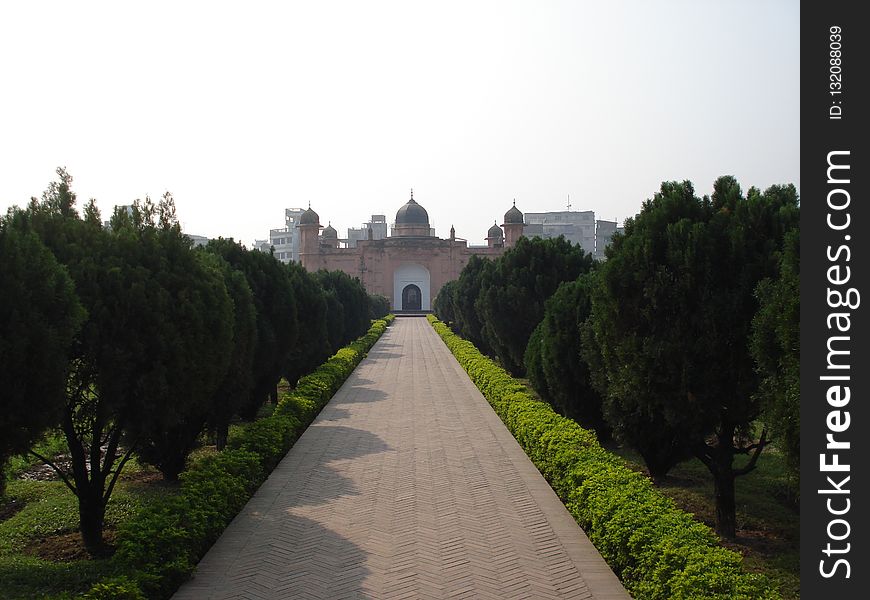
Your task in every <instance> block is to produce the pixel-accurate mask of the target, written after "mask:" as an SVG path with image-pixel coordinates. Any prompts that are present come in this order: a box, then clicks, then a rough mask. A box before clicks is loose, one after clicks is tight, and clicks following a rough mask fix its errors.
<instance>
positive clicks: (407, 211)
mask: <svg viewBox="0 0 870 600" xmlns="http://www.w3.org/2000/svg"><path fill="white" fill-rule="evenodd" d="M396 225H429V213H427V212H426V209H425V208H423V207H422V206H420V205H419V204H417V203H416V202H415V201H414V195H413V194H411V199H410V200H408V203H407V204H405V206H403V207H402V208H400V209H399V211H398V212H397V213H396Z"/></svg>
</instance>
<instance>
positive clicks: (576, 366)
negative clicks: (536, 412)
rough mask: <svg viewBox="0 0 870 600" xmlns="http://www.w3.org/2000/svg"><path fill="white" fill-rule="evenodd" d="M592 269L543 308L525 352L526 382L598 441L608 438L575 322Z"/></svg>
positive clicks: (586, 308) (587, 305)
mask: <svg viewBox="0 0 870 600" xmlns="http://www.w3.org/2000/svg"><path fill="white" fill-rule="evenodd" d="M592 276H593V274H592V273H587V274H584V275H581V276H580V278H579V279H577V280H575V281H567V282H564V283H562V284H561V285H560V286H559V288H558V289H557V290H556V292H555V293H554V294H553V295H552V296H551V297H550V298H549V299H548V300H547V302H546V304H545V306H544V318H543V319H542V320H541V322H540V324H538V326H537V328H536V329H535V332H536V334H537V335H535V333H533V334H532V338H531V339H530V340H529V344H528V347H527V348H526V354H525V366H526V372H527V374H528V377H529V381H530V382H531V384H532V386H533V387H534V388H535V390H536V391H537V392H538V394H540V396H541V397H542V398H543V399H545V400H546V401H547V402H549V403H550V404H552V405H553V407H554V408H555V409H556V410H557V411H558V412H559V413H561V414H563V415H565V416H567V417H569V418H571V419H574V420H575V421H577V422H578V423H579V424H580V425H582V426H583V427H586V428H588V429H594V430H595V432H596V433H597V434H598V438H599V439H600V440H608V439H609V438H610V428H609V427H608V425H607V424H606V423H605V421H604V417H603V415H602V400H601V396H600V395H599V393H598V391H597V390H596V389H595V388H594V387H593V385H592V381H591V374H590V370H589V366H588V365H587V363H586V360H585V359H584V358H583V356H582V354H581V351H582V349H583V348H582V346H583V344H582V339H581V335H580V326H581V325H582V324H583V323H584V322H585V321H586V319H587V318H588V317H589V313H590V311H591V299H590V291H591V285H592V283H591V282H592Z"/></svg>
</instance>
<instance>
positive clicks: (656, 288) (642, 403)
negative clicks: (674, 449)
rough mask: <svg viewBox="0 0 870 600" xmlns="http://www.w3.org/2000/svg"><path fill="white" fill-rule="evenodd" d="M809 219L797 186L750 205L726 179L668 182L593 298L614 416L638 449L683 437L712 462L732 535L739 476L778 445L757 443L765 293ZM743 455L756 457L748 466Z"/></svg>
mask: <svg viewBox="0 0 870 600" xmlns="http://www.w3.org/2000/svg"><path fill="white" fill-rule="evenodd" d="M797 218H798V203H797V194H796V191H795V188H794V186H782V187H772V188H770V189H769V190H767V191H766V192H765V193H764V194H761V193H760V192H759V191H758V190H755V189H751V190H750V191H749V193H748V195H747V197H746V198H744V197H743V195H742V193H741V191H740V187H739V185H738V184H737V182H736V181H735V180H734V178H732V177H721V178H719V179H718V180H717V181H716V183H715V185H714V192H713V195H712V197H711V198H707V197H705V198H703V199H699V198H697V197H695V195H694V189H693V188H692V185H691V183H689V182H684V183H675V182H672V183H663V184H662V187H661V191H660V193H658V194H656V196H655V197H654V198H653V199H652V200H648V201H646V202H645V203H644V205H643V208H642V210H641V212H640V213H639V214H638V215H637V216H636V217H635V218H634V219H632V220H629V221H628V222H627V223H626V227H625V235H624V236H621V237H617V238H616V239H615V240H614V243H613V245H612V246H611V248H610V249H609V250H608V252H607V257H608V259H607V261H606V262H605V263H604V264H603V267H602V269H601V277H600V278H599V279H598V281H599V283H600V285H598V286H596V289H595V291H594V292H593V317H592V319H593V329H594V335H595V339H596V342H597V343H598V345H599V347H600V350H601V359H602V364H603V366H604V369H605V371H606V381H607V394H606V398H605V415H606V417H607V419H608V421H610V423H611V424H612V425H613V426H614V429H615V430H616V432H617V434H618V435H619V436H620V437H621V438H623V439H624V440H626V441H628V442H629V443H630V444H632V445H634V446H635V447H639V448H650V447H652V448H655V447H656V446H658V447H659V448H661V447H662V445H664V444H667V443H669V442H670V443H674V442H675V443H676V444H677V446H678V448H682V447H685V448H687V449H689V450H690V451H691V452H692V454H693V455H694V456H696V457H697V458H698V459H700V460H701V461H702V462H703V463H704V464H705V466H707V468H708V470H709V471H710V473H711V475H712V477H713V482H714V489H715V495H716V529H717V531H718V532H719V533H720V534H721V535H723V536H725V537H734V536H735V534H736V519H735V504H734V480H735V477H737V476H739V475H742V474H745V473H748V472H750V471H751V470H753V469H754V468H755V465H756V461H757V460H758V457H759V455H760V453H761V450H762V449H763V448H764V446H765V445H766V443H767V441H768V440H767V438H766V432H764V431H763V432H762V433H761V435H760V436H759V438H758V439H757V440H753V439H750V435H751V433H752V430H751V426H752V424H753V422H754V421H755V419H756V418H757V417H758V416H759V414H760V404H759V402H758V400H757V397H756V391H757V389H758V377H757V375H756V373H755V369H754V367H755V365H754V363H753V361H752V357H751V355H750V352H749V335H750V329H751V322H752V318H753V316H754V315H755V313H756V312H757V309H758V301H757V299H756V296H755V289H756V286H757V285H758V282H759V281H761V280H762V279H764V278H765V277H770V276H772V275H774V274H775V273H776V262H777V256H778V253H779V250H780V248H781V247H782V243H783V238H784V236H785V234H786V233H787V232H788V231H789V230H790V229H792V228H793V227H794V226H795V225H796V223H797ZM650 437H653V438H654V439H653V440H652V443H651V440H650ZM737 454H748V455H750V458H749V460H748V462H747V463H746V464H745V465H743V466H741V467H739V468H735V466H734V458H735V456H736V455H737ZM645 458H646V457H645Z"/></svg>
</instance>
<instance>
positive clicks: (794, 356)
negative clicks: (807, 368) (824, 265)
mask: <svg viewBox="0 0 870 600" xmlns="http://www.w3.org/2000/svg"><path fill="white" fill-rule="evenodd" d="M756 296H757V298H758V301H759V305H760V306H759V309H758V313H757V314H756V315H755V317H754V318H753V321H752V339H751V350H752V357H753V358H754V359H755V363H756V365H757V369H758V374H759V376H760V377H761V385H760V387H759V390H758V400H759V402H760V403H761V405H762V406H763V409H764V417H763V418H764V422H765V423H766V424H768V425H769V426H770V428H771V434H772V437H773V439H775V440H776V441H777V445H778V446H779V448H780V449H781V450H782V452H783V454H784V455H785V457H786V461H787V463H788V466H789V468H790V471H791V474H792V477H793V478H794V480H795V483H796V482H797V480H798V479H799V477H800V431H801V429H800V306H801V301H800V232H799V229H798V228H797V227H795V229H793V230H791V231H789V232H788V233H787V234H786V236H785V244H784V248H783V254H782V259H781V260H780V263H779V273H778V275H777V276H776V277H775V278H768V279H764V280H762V281H761V282H759V284H758V287H757V289H756ZM795 488H797V485H795Z"/></svg>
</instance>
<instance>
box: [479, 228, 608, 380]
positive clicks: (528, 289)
mask: <svg viewBox="0 0 870 600" xmlns="http://www.w3.org/2000/svg"><path fill="white" fill-rule="evenodd" d="M592 262H593V261H592V256H591V255H590V254H588V253H586V252H584V251H583V249H582V248H581V247H580V246H575V245H572V244H571V242H568V241H566V240H565V238H563V237H561V236H560V237H558V238H556V239H548V240H543V239H541V238H534V239H531V240H530V239H528V238H525V237H523V238H520V240H519V241H518V242H517V244H516V246H514V247H513V248H511V249H510V250H508V251H507V252H505V253H504V254H503V255H502V256H501V257H500V258H499V259H498V260H497V261H495V263H494V264H495V267H494V269H493V270H492V271H491V272H490V273H489V274H488V275H489V277H488V278H484V279H483V280H482V281H481V288H480V295H479V296H478V298H477V300H476V302H475V304H474V307H475V310H477V313H478V314H479V315H480V317H481V321H482V322H483V335H484V337H485V338H486V341H487V345H488V346H489V347H490V349H491V350H492V351H493V353H494V354H495V355H496V356H497V357H498V359H499V360H500V361H501V364H502V365H503V366H504V368H505V369H507V370H508V371H509V372H510V373H511V374H513V375H514V376H520V377H521V376H523V375H524V374H525V367H524V365H523V357H524V355H525V351H526V345H527V344H528V342H529V337H530V336H531V335H532V331H533V330H534V329H535V327H537V325H538V323H540V321H541V319H542V318H543V316H544V302H546V300H547V298H549V297H550V296H552V295H553V293H554V292H555V291H556V288H558V287H559V284H560V283H562V282H563V281H571V280H573V279H576V278H577V277H578V276H579V275H580V274H581V273H585V272H587V271H589V269H591V267H592Z"/></svg>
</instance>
